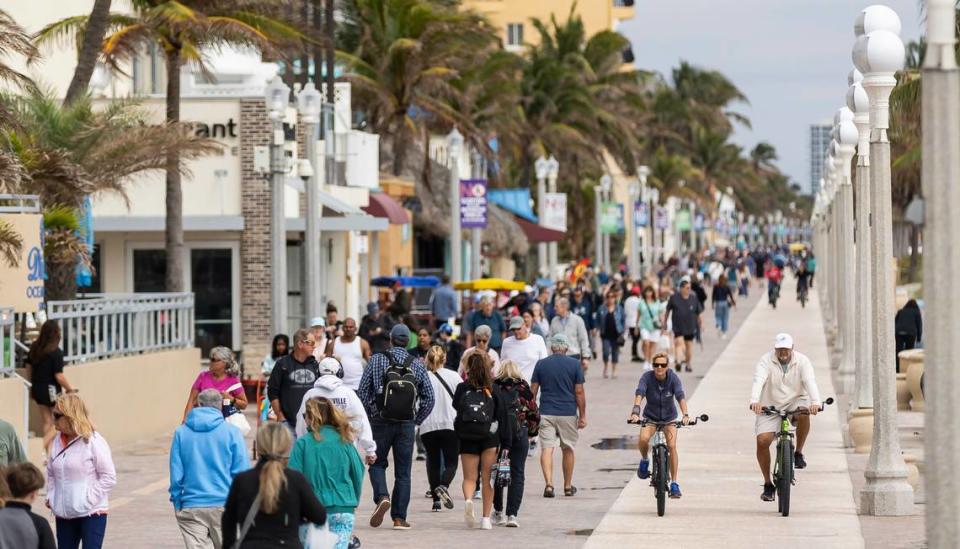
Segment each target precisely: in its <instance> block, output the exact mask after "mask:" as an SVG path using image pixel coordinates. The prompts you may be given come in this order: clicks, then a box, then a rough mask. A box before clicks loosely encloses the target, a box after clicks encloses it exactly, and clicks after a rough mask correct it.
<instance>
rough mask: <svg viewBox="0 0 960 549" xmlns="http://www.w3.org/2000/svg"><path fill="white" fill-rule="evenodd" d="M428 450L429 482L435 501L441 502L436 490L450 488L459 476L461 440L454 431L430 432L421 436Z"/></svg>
mask: <svg viewBox="0 0 960 549" xmlns="http://www.w3.org/2000/svg"><path fill="white" fill-rule="evenodd" d="M420 438H421V439H422V440H423V445H424V446H425V447H426V450H427V480H428V482H429V483H430V492H431V493H433V501H440V498H439V497H438V496H437V494H436V492H434V490H435V489H436V488H437V486H443V487H445V488H450V484H451V483H452V482H453V479H454V477H456V476H457V465H458V463H459V461H458V460H459V455H460V440H459V439H458V438H457V433H456V432H454V431H453V430H452V429H442V430H440V431H430V432H429V433H424V434H422V435H420Z"/></svg>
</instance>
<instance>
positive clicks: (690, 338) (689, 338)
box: [673, 334, 697, 341]
mask: <svg viewBox="0 0 960 549" xmlns="http://www.w3.org/2000/svg"><path fill="white" fill-rule="evenodd" d="M696 335H697V334H674V336H673V337H674V338H675V339H676V338H681V337H682V338H683V340H684V341H693V338H694V337H696Z"/></svg>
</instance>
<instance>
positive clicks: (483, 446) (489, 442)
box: [458, 435, 500, 456]
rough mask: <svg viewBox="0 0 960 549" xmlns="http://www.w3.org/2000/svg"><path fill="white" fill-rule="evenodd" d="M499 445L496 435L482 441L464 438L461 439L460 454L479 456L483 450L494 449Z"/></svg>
mask: <svg viewBox="0 0 960 549" xmlns="http://www.w3.org/2000/svg"><path fill="white" fill-rule="evenodd" d="M458 438H459V437H458ZM499 445H500V439H498V438H497V436H496V435H490V436H488V437H487V438H485V439H482V440H467V439H465V438H461V439H460V453H461V454H471V455H474V456H479V455H480V454H482V453H483V451H484V450H489V449H490V448H496V447H497V446H499Z"/></svg>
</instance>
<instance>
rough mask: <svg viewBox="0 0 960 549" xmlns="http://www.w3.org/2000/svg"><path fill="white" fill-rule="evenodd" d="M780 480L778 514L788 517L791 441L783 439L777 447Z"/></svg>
mask: <svg viewBox="0 0 960 549" xmlns="http://www.w3.org/2000/svg"><path fill="white" fill-rule="evenodd" d="M778 452H779V453H780V478H779V479H778V480H777V492H779V499H780V514H781V515H783V516H785V517H788V516H790V487H791V486H793V441H792V440H790V439H789V438H785V439H784V440H783V441H782V442H781V443H780V445H779V448H778Z"/></svg>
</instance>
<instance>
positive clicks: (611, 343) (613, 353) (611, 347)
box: [601, 338, 620, 364]
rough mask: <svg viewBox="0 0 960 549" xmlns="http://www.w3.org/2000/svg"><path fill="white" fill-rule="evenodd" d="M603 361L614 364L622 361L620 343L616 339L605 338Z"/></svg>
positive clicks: (603, 340)
mask: <svg viewBox="0 0 960 549" xmlns="http://www.w3.org/2000/svg"><path fill="white" fill-rule="evenodd" d="M601 341H602V342H603V361H604V362H612V363H614V364H616V363H618V362H620V345H618V344H617V340H616V339H607V338H603V339H602V340H601Z"/></svg>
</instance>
